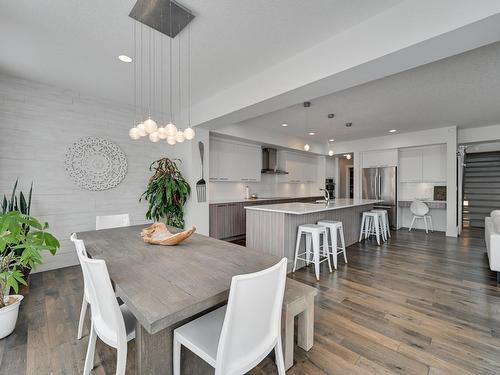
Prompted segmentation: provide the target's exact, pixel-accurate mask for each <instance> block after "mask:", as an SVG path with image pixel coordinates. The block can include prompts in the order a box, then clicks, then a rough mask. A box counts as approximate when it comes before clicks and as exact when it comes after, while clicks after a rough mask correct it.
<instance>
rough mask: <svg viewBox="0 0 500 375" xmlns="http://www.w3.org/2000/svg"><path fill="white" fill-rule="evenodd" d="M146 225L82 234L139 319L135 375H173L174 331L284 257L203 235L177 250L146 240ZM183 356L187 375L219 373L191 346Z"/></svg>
mask: <svg viewBox="0 0 500 375" xmlns="http://www.w3.org/2000/svg"><path fill="white" fill-rule="evenodd" d="M145 227H146V225H136V226H130V227H121V228H113V229H105V230H93V231H87V232H80V233H77V236H78V238H79V239H81V240H83V241H84V243H85V247H86V250H87V253H88V254H89V256H90V257H92V258H95V259H103V260H105V261H106V265H107V268H108V272H109V276H110V278H111V281H112V283H113V285H114V288H115V292H116V296H117V297H119V298H120V299H121V300H122V301H123V302H124V303H125V304H126V305H127V307H128V308H129V309H130V311H131V312H132V314H133V315H134V316H135V318H136V320H137V323H136V338H135V345H136V350H135V352H136V355H135V369H136V370H135V373H136V374H141V375H142V374H172V372H173V366H172V365H173V363H172V361H173V356H172V346H173V331H174V329H176V328H177V327H179V326H181V325H183V324H185V323H187V322H189V321H191V320H193V319H196V318H197V317H199V316H201V315H203V314H204V313H206V312H208V311H211V310H213V309H215V308H217V307H219V306H221V305H223V304H224V303H226V302H227V299H228V295H229V288H230V285H231V279H232V277H233V276H235V275H240V274H246V273H252V272H256V271H260V270H263V269H265V268H268V267H270V266H272V265H274V264H276V263H277V262H278V261H279V258H278V257H275V256H272V255H268V254H265V253H262V252H259V251H256V250H253V249H250V248H247V247H243V246H239V245H236V244H233V243H229V242H225V241H220V240H217V239H213V238H210V237H207V236H204V235H201V234H197V233H195V234H193V235H192V236H191V237H189V238H188V239H187V240H185V241H184V242H182V243H180V244H178V245H176V246H161V245H151V244H149V243H145V242H144V241H143V239H142V237H141V230H142V229H143V228H145ZM169 229H170V230H171V231H172V232H175V231H176V230H175V229H173V228H169ZM182 358H183V359H182V374H201V373H210V372H211V371H213V369H211V367H210V366H208V364H206V363H204V362H203V361H202V360H201V359H198V358H197V357H196V356H195V355H194V354H192V353H190V352H189V351H188V350H187V349H185V348H183V352H182Z"/></svg>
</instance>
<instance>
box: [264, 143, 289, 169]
mask: <svg viewBox="0 0 500 375" xmlns="http://www.w3.org/2000/svg"><path fill="white" fill-rule="evenodd" d="M261 173H265V174H288V172H287V171H283V170H280V169H278V151H277V150H276V149H275V148H263V149H262V170H261Z"/></svg>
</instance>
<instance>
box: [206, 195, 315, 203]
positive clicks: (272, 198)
mask: <svg viewBox="0 0 500 375" xmlns="http://www.w3.org/2000/svg"><path fill="white" fill-rule="evenodd" d="M315 197H316V196H311V197H309V196H307V197H264V198H250V199H245V198H240V199H238V198H236V199H219V200H214V201H210V204H224V203H243V202H263V201H277V200H281V199H283V200H286V199H306V198H315ZM318 197H319V198H318V199H321V196H320V195H318Z"/></svg>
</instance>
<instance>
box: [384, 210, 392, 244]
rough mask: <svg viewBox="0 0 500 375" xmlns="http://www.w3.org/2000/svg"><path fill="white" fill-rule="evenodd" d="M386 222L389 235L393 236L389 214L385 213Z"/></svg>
mask: <svg viewBox="0 0 500 375" xmlns="http://www.w3.org/2000/svg"><path fill="white" fill-rule="evenodd" d="M385 222H386V223H387V237H389V238H391V225H390V223H389V214H386V215H385Z"/></svg>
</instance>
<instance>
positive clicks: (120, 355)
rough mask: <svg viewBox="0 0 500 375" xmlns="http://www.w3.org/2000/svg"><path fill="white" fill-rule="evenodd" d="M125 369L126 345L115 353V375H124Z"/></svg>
mask: <svg viewBox="0 0 500 375" xmlns="http://www.w3.org/2000/svg"><path fill="white" fill-rule="evenodd" d="M126 369H127V345H126V344H125V346H124V347H119V348H118V349H117V351H116V375H125V370H126Z"/></svg>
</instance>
